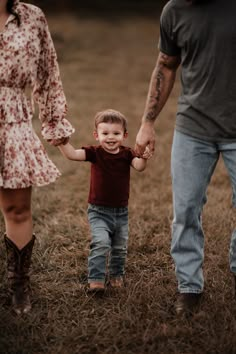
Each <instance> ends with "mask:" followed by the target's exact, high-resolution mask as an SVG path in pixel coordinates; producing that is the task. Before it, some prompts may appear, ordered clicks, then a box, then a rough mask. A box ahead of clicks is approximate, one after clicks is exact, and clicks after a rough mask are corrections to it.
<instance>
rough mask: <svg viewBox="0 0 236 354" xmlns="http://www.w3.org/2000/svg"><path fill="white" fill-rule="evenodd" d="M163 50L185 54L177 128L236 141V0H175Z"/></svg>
mask: <svg viewBox="0 0 236 354" xmlns="http://www.w3.org/2000/svg"><path fill="white" fill-rule="evenodd" d="M159 49H160V51H161V52H163V53H165V54H167V55H170V56H176V55H180V56H181V83H182V92H181V94H180V97H179V100H178V110H177V119H176V129H177V130H178V131H180V132H182V133H185V134H188V135H191V136H194V137H197V138H201V139H204V140H209V141H213V142H221V141H222V142H224V141H226V142H230V141H236V0H208V1H205V2H203V3H199V4H194V5H189V4H188V3H187V2H186V1H185V0H170V1H169V2H168V3H167V4H166V5H165V7H164V9H163V11H162V15H161V21H160V42H159Z"/></svg>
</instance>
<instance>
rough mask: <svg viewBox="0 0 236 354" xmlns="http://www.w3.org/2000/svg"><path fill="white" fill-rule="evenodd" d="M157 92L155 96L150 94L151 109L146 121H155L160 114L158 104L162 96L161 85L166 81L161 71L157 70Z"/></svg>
mask: <svg viewBox="0 0 236 354" xmlns="http://www.w3.org/2000/svg"><path fill="white" fill-rule="evenodd" d="M155 80H156V83H155V92H154V95H153V94H152V93H151V94H150V107H149V110H148V113H147V115H146V120H148V121H153V120H155V118H156V116H157V112H158V104H159V100H160V96H161V85H162V82H163V81H164V75H163V73H162V71H161V70H157V72H156V75H155Z"/></svg>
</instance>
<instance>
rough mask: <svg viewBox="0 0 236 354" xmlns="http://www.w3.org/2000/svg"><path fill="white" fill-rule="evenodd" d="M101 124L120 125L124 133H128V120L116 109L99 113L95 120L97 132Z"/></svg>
mask: <svg viewBox="0 0 236 354" xmlns="http://www.w3.org/2000/svg"><path fill="white" fill-rule="evenodd" d="M100 123H118V124H121V125H122V127H123V128H124V133H126V132H127V119H126V118H125V116H124V115H123V114H122V113H120V112H119V111H116V110H114V109H105V110H104V111H101V112H98V113H97V114H96V115H95V118H94V124H95V130H97V127H98V124H100Z"/></svg>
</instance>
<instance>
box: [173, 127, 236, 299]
mask: <svg viewBox="0 0 236 354" xmlns="http://www.w3.org/2000/svg"><path fill="white" fill-rule="evenodd" d="M220 154H221V156H222V158H223V161H224V164H225V166H226V168H227V170H228V173H229V176H230V179H231V183H232V190H233V198H232V201H233V205H234V207H236V193H235V192H236V142H233V143H232V142H231V143H213V142H206V141H203V140H200V139H196V138H193V137H191V136H189V135H185V134H182V133H180V132H177V131H175V133H174V139H173V145H172V154H171V174H172V187H173V208H174V219H173V224H172V244H171V255H172V257H173V260H174V262H175V270H176V277H177V280H178V290H179V292H181V293H201V292H202V291H203V287H204V278H203V271H202V264H203V258H204V234H203V229H202V222H201V221H202V220H201V214H202V208H203V205H204V204H205V203H206V200H207V198H206V190H207V186H208V184H209V182H210V179H211V176H212V174H213V172H214V170H215V167H216V164H217V161H218V159H219V157H220ZM229 261H230V270H231V271H232V272H233V273H235V274H236V231H235V230H234V231H233V234H232V237H231V244H230V252H229Z"/></svg>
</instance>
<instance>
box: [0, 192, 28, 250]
mask: <svg viewBox="0 0 236 354" xmlns="http://www.w3.org/2000/svg"><path fill="white" fill-rule="evenodd" d="M31 192H32V188H31V187H28V188H22V189H3V188H0V209H1V211H2V214H3V217H4V221H5V227H6V234H7V237H8V238H9V239H10V240H11V241H13V242H14V244H15V245H16V246H17V247H18V249H19V250H21V249H22V248H23V247H24V246H25V245H26V244H27V243H28V242H29V241H30V240H31V239H32V228H33V227H32V215H31Z"/></svg>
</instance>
